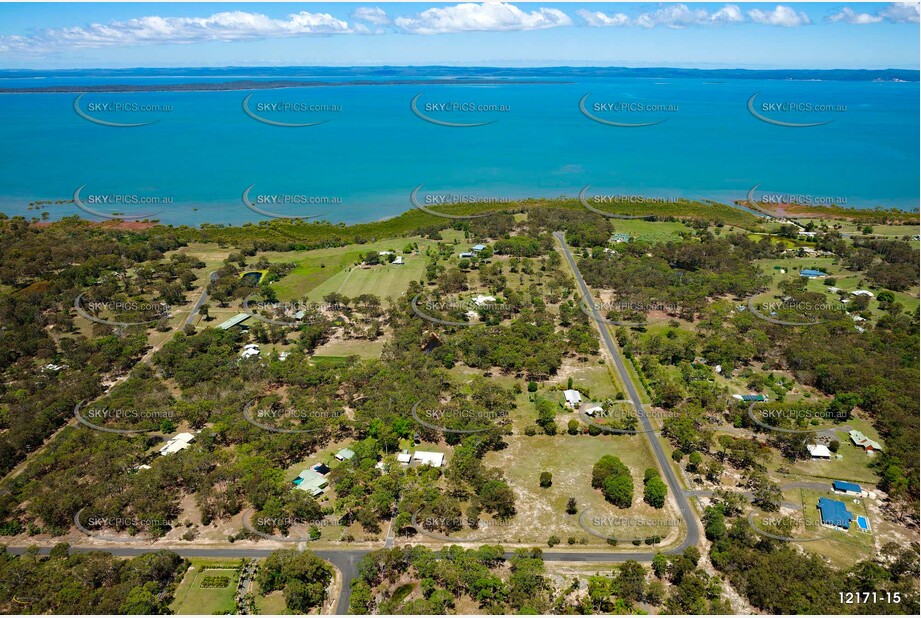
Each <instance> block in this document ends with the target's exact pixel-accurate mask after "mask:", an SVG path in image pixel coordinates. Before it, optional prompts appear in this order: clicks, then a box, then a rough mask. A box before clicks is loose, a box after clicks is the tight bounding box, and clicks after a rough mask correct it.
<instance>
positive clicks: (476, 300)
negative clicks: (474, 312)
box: [473, 294, 496, 307]
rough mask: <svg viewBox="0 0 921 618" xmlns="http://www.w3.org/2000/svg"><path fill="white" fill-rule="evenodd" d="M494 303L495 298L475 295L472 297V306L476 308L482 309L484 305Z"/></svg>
mask: <svg viewBox="0 0 921 618" xmlns="http://www.w3.org/2000/svg"><path fill="white" fill-rule="evenodd" d="M494 302H496V297H495V296H485V295H483V294H477V295H476V296H474V297H473V304H474V305H476V306H477V307H482V306H483V305H485V304H486V303H494Z"/></svg>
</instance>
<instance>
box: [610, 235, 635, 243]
mask: <svg viewBox="0 0 921 618" xmlns="http://www.w3.org/2000/svg"><path fill="white" fill-rule="evenodd" d="M608 242H614V243H622V242H630V234H614V235H613V236H611V239H610V241H608Z"/></svg>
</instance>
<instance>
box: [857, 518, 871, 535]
mask: <svg viewBox="0 0 921 618" xmlns="http://www.w3.org/2000/svg"><path fill="white" fill-rule="evenodd" d="M857 527H859V528H860V530H861V531H862V532H866V531H867V530H869V529H870V522H868V521H867V518H866V517H864V516H863V515H858V516H857Z"/></svg>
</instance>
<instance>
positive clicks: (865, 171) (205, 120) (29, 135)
mask: <svg viewBox="0 0 921 618" xmlns="http://www.w3.org/2000/svg"><path fill="white" fill-rule="evenodd" d="M302 77H303V76H300V75H299V76H298V78H302ZM224 78H226V77H224ZM273 78H277V77H275V76H273ZM323 79H327V80H331V79H343V78H341V77H335V78H328V77H323ZM529 79H531V77H529ZM113 81H115V82H122V83H158V82H162V83H177V82H181V81H185V82H204V81H208V80H207V79H205V78H203V77H202V76H200V75H199V76H195V77H194V78H190V77H181V76H178V77H177V76H173V77H169V78H152V77H149V76H140V77H138V78H137V79H134V80H127V79H124V77H121V78H118V79H113V78H106V79H105V80H102V79H97V80H93V79H90V78H87V77H79V78H75V77H70V78H67V79H64V78H53V77H49V78H46V79H26V78H9V77H8V78H5V79H2V80H0V86H5V87H21V86H38V85H52V84H54V83H79V84H90V83H103V82H113ZM549 81H552V82H554V83H549ZM549 81H548V83H540V84H520V83H505V84H499V85H435V84H423V85H415V84H414V85H392V84H386V83H385V82H381V83H380V84H377V85H361V86H339V87H315V88H293V89H283V90H252V91H250V90H246V91H232V92H208V91H206V92H151V93H119V94H95V93H91V94H87V95H85V96H84V97H83V98H82V99H81V109H83V110H85V111H86V110H90V109H91V106H93V105H98V104H101V103H106V102H108V103H123V104H125V103H128V104H143V105H159V106H160V111H159V112H136V113H124V112H118V113H113V112H104V111H93V112H88V113H90V114H91V115H93V117H96V118H101V119H105V120H108V121H114V122H145V121H149V120H156V121H157V122H156V123H154V124H150V125H147V126H142V127H135V128H122V127H118V128H116V127H109V126H100V125H98V124H94V123H92V122H90V121H88V120H85V119H83V118H81V117H80V116H78V115H77V113H75V111H74V109H73V103H74V99H75V97H76V94H44V93H43V94H0V117H2V119H3V120H2V121H0V143H2V144H3V149H2V153H0V212H3V213H5V214H7V215H24V216H27V217H32V216H38V215H39V213H40V211H39V210H29V209H28V203H29V202H31V201H35V200H60V199H69V198H71V197H72V196H73V194H74V191H75V189H76V188H77V187H80V186H85V188H84V189H83V190H82V192H81V197H82V198H83V199H84V201H86V200H87V199H88V196H97V195H105V194H122V195H137V196H140V197H148V196H158V197H161V198H168V200H170V201H169V202H168V203H161V204H157V205H147V204H145V205H136V204H133V205H131V204H129V205H122V206H119V207H112V206H110V205H106V204H96V205H94V206H92V207H93V208H94V209H96V210H98V211H103V212H109V213H111V212H121V213H125V214H126V215H132V214H135V215H136V214H149V213H156V215H157V218H158V219H160V220H161V221H163V222H164V223H170V224H187V225H199V224H201V223H229V224H239V223H243V222H246V221H259V220H263V219H265V218H266V217H265V216H263V215H261V214H259V213H257V212H254V211H253V210H250V209H248V208H247V207H246V206H245V205H244V204H243V201H242V200H241V194H242V192H243V191H244V190H245V189H246V188H247V187H249V186H250V185H255V186H254V188H253V189H252V192H251V195H250V199H251V201H253V202H255V201H256V200H257V198H258V197H259V196H261V195H262V196H264V195H297V196H307V197H320V198H332V199H331V200H329V201H330V203H326V204H322V205H318V204H291V203H289V204H273V203H271V202H270V201H263V202H262V203H259V204H257V206H258V207H259V208H261V209H263V210H265V211H269V212H272V213H276V214H284V215H290V216H293V215H301V216H308V215H323V218H326V219H329V220H332V221H342V222H348V223H353V222H360V221H370V220H377V219H382V218H386V217H390V216H394V215H397V214H399V213H401V212H403V211H405V210H408V209H409V208H411V204H410V201H409V195H410V192H411V190H412V189H413V188H414V187H417V186H418V185H424V189H423V190H422V193H421V194H420V200H421V199H423V198H424V196H425V195H426V194H427V193H439V194H440V193H458V194H465V195H477V196H481V197H492V198H496V197H499V198H521V197H538V196H545V197H546V196H558V195H569V196H574V195H576V194H577V193H578V192H579V190H580V189H581V188H582V187H584V186H586V185H592V188H591V190H590V192H591V194H593V195H594V194H629V195H644V196H654V197H688V198H694V199H701V198H708V199H716V200H720V201H724V202H728V201H731V200H735V199H744V198H745V196H746V194H747V192H748V191H749V189H751V188H752V187H753V186H754V185H761V186H760V190H762V191H769V192H775V193H785V194H795V195H802V196H807V197H813V198H814V199H818V198H821V199H827V200H834V201H836V202H837V203H842V204H845V205H848V206H851V207H858V208H872V207H875V206H884V207H897V208H902V209H915V208H918V205H919V200H918V186H919V171H918V170H919V138H918V135H919V120H918V119H919V108H918V99H919V97H918V95H919V86H918V83H917V82H914V83H905V82H892V81H887V82H871V81H842V82H839V81H792V80H753V79H719V80H714V79H697V78H631V77H616V78H597V77H590V76H588V77H587V76H584V75H574V76H573V77H572V78H571V79H567V78H565V77H562V78H561V77H559V76H554V77H553V78H552V79H551V80H549ZM562 82H566V83H562ZM250 93H254V94H253V97H252V99H251V101H250V109H256V108H257V107H258V106H259V104H265V103H273V102H274V103H278V102H284V103H289V104H290V103H304V104H311V105H323V106H332V107H331V108H327V110H326V111H321V112H288V113H278V112H272V111H271V110H267V111H265V112H264V113H262V114H261V115H262V116H263V117H267V118H272V119H275V120H277V121H283V122H308V121H321V120H325V121H326V122H325V123H324V124H320V125H317V126H312V127H300V128H288V127H278V126H270V125H267V124H263V123H260V122H257V121H256V120H253V119H252V118H250V117H248V116H247V115H246V114H245V113H244V112H243V109H242V100H243V98H244V97H245V96H246V95H248V94H250ZM420 93H421V95H422V96H421V97H420V98H419V101H418V107H419V109H421V110H424V109H425V105H426V104H427V103H428V104H431V103H438V102H452V103H455V102H469V103H474V104H477V105H493V106H495V107H494V108H493V109H495V110H496V111H488V112H469V113H459V112H455V113H443V112H439V111H437V110H436V111H431V112H428V113H427V115H429V116H430V117H432V118H434V119H436V120H441V121H450V122H462V123H474V122H488V121H492V122H491V124H487V125H484V126H477V127H471V128H457V127H445V126H440V125H436V124H432V123H429V122H426V121H424V120H422V119H420V118H418V117H417V116H416V115H414V114H413V112H412V111H411V109H410V101H411V100H412V99H413V97H415V96H416V95H419V94H420ZM588 93H591V94H590V97H589V99H588V101H587V105H588V106H589V109H593V107H592V106H593V105H594V103H598V102H617V103H625V102H629V103H634V104H636V103H641V104H647V105H657V106H664V107H659V108H658V109H660V110H662V111H651V112H641V111H633V112H623V111H621V112H604V111H599V112H598V113H597V115H598V116H599V117H602V118H605V119H610V120H615V121H618V122H630V123H643V122H655V121H658V120H665V121H664V122H661V123H660V124H656V125H653V126H645V127H633V128H623V127H611V126H607V125H604V124H601V123H598V122H594V121H592V120H590V119H589V118H587V117H586V116H585V115H583V114H582V113H581V112H580V110H579V101H580V99H581V98H582V97H583V96H584V95H586V94H588ZM755 93H760V94H759V96H758V99H757V100H758V102H759V104H760V103H761V102H781V101H784V102H814V103H821V104H830V105H833V106H836V108H837V109H836V110H835V111H828V112H825V111H823V112H801V113H785V112H768V111H766V112H765V115H771V116H772V117H774V118H778V119H782V120H785V121H793V122H816V121H825V120H833V122H831V123H829V124H825V125H822V126H817V127H809V128H788V127H780V126H775V125H773V124H769V123H766V122H762V121H760V120H758V119H756V118H755V117H753V116H752V114H751V113H749V111H748V109H747V107H746V103H747V101H748V99H749V98H750V97H751V96H752V95H753V94H755ZM842 106H843V107H846V110H845V109H843V107H842ZM167 108H168V109H170V111H165V110H166V109H167ZM759 109H760V108H759ZM506 110H507V111H506ZM46 209H47V211H48V214H49V215H50V218H51V219H57V218H60V217H61V216H67V215H73V214H79V215H80V216H84V217H86V218H88V219H94V218H95V217H93V216H92V215H89V214H87V213H85V212H83V211H81V210H79V209H77V208H76V207H75V206H73V205H70V204H59V205H50V206H47V208H46Z"/></svg>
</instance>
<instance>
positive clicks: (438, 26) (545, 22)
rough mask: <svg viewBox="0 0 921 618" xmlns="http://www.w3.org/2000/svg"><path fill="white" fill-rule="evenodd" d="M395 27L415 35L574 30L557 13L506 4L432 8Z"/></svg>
mask: <svg viewBox="0 0 921 618" xmlns="http://www.w3.org/2000/svg"><path fill="white" fill-rule="evenodd" d="M394 23H395V24H396V25H397V26H398V27H399V28H401V29H403V30H405V31H407V32H412V33H414V34H444V33H448V32H471V31H503V30H542V29H545V28H555V27H557V26H571V25H572V20H571V19H570V18H569V16H568V15H566V13H564V12H562V11H560V10H557V9H545V8H539V9H537V10H535V11H531V12H530V13H527V12H525V11H522V10H521V9H519V8H518V7H517V6H515V5H514V4H508V3H506V2H484V3H482V4H473V3H464V4H458V5H455V6H448V7H444V8H431V9H427V10H425V11H422V12H421V13H419V14H418V15H416V16H415V17H397V18H396V19H395V20H394Z"/></svg>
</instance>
